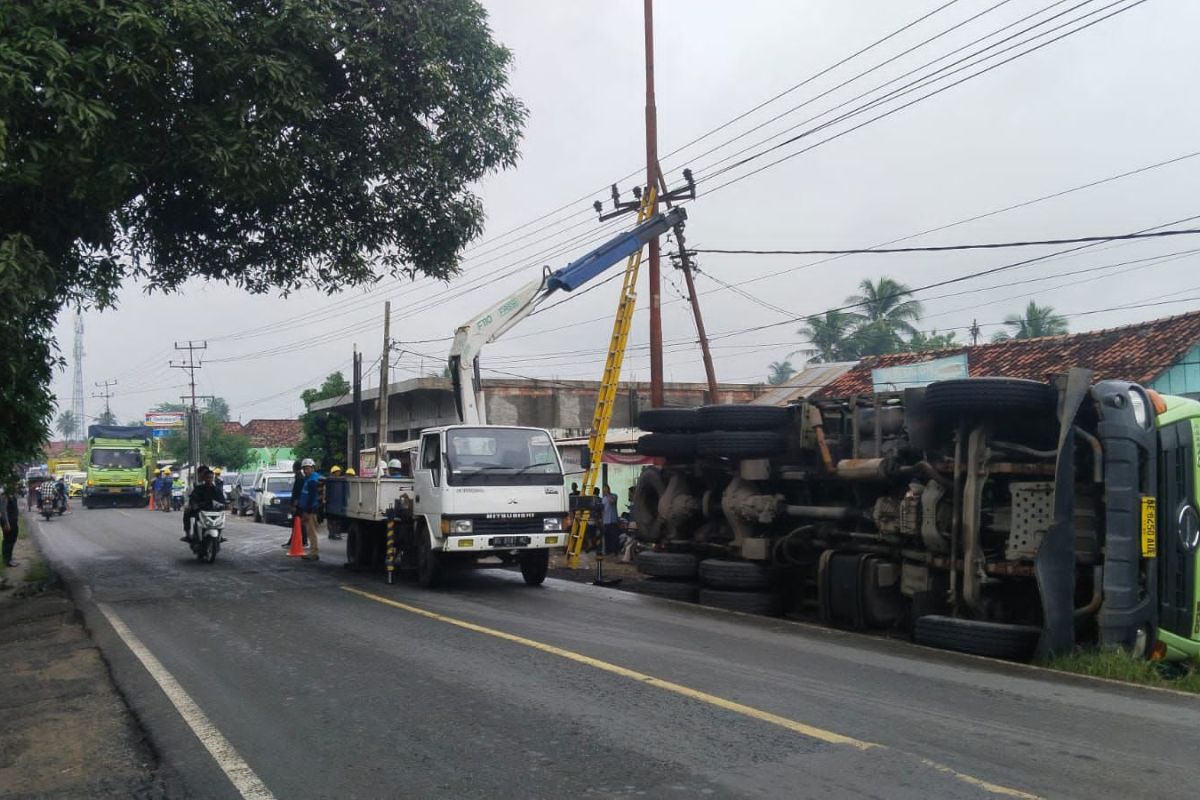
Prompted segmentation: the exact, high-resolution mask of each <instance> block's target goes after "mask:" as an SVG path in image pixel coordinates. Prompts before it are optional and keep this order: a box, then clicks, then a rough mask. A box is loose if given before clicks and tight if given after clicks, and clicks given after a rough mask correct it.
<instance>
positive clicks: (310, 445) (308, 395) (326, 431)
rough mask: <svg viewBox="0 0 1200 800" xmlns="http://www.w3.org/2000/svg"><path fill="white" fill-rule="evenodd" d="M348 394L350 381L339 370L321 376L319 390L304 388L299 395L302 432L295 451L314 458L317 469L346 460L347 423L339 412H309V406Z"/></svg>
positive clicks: (347, 460)
mask: <svg viewBox="0 0 1200 800" xmlns="http://www.w3.org/2000/svg"><path fill="white" fill-rule="evenodd" d="M348 394H350V384H349V383H347V382H346V378H345V377H344V376H343V375H342V373H341V372H334V373H333V374H331V375H329V376H328V377H327V378H325V382H324V383H322V384H321V387H320V388H319V389H305V390H304V391H303V392H302V393H301V394H300V399H301V400H303V401H304V408H305V412H304V413H303V414H301V415H300V426H301V428H302V429H303V431H304V434H303V437H302V438H301V439H300V444H299V445H298V446H297V452H299V453H302V454H303V455H304V457H305V458H311V459H312V460H313V461H316V462H317V464H318V465H319V467H320V468H321V469H329V468H330V467H332V466H333V465H334V464H339V465H342V466H345V465H346V464H347V463H349V459H348V458H347V457H346V456H347V453H346V434H347V429H348V427H349V426H348V424H347V422H346V418H345V417H343V416H341V415H340V414H334V413H332V412H330V411H313V410H312V405H313V403H316V402H317V401H318V400H332V399H335V398H341V397H345V396H347V395H348Z"/></svg>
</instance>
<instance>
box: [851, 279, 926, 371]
mask: <svg viewBox="0 0 1200 800" xmlns="http://www.w3.org/2000/svg"><path fill="white" fill-rule="evenodd" d="M858 290H859V294H855V295H851V296H850V297H847V298H846V302H847V303H853V304H855V305H856V306H858V307H859V308H861V309H862V310H861V311H858V312H855V313H854V314H853V315H852V316H853V317H855V318H857V319H858V320H859V321H860V325H859V329H860V333H861V334H862V336H861V346H860V347H859V354H860V355H880V354H881V353H890V352H894V351H895V350H898V349H900V348H901V347H902V346H903V344H904V340H903V337H902V335H908V336H912V335H913V334H915V333H916V332H917V329H916V328H915V327H914V326H913V323H914V322H916V321H918V320H919V319H921V312H922V309H921V303H920V302H919V301H917V300H913V299H911V298H912V294H913V291H912V289H911V288H909V287H908V286H906V285H904V284H903V283H900V282H899V281H895V280H892V279H891V278H889V277H887V276H886V275H885V276H883V277H881V278H880V279H879V280H877V281H875V282H871V281H870V280H863V282H862V283H860V284H859V285H858Z"/></svg>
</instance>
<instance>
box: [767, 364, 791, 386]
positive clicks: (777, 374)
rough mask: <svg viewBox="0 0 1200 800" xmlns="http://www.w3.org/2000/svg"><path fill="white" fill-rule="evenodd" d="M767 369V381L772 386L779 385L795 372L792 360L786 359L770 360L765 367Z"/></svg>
mask: <svg viewBox="0 0 1200 800" xmlns="http://www.w3.org/2000/svg"><path fill="white" fill-rule="evenodd" d="M767 370H768V374H767V383H769V384H771V385H772V386H779V385H780V384H784V383H787V381H788V379H789V378H791V377H792V376H793V375H795V374H796V368H795V367H793V366H792V362H791V361H788V360H784V361H772V362H771V363H770V365H769V366H768V367H767Z"/></svg>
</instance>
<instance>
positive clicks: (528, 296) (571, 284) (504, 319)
mask: <svg viewBox="0 0 1200 800" xmlns="http://www.w3.org/2000/svg"><path fill="white" fill-rule="evenodd" d="M685 219H687V212H686V211H684V210H683V209H682V208H673V209H671V210H670V211H669V212H668V213H666V214H655V215H654V216H653V217H651V218H650V219H648V220H646V221H645V222H642V223H640V224H639V225H638V226H637V227H635V228H634V229H633V230H630V231H626V232H625V233H622V234H619V235H617V236H615V237H613V238H612V239H609V240H608V241H607V242H605V243H604V244H602V245H600V246H599V247H597V248H596V249H594V250H592V251H591V252H589V253H587V254H585V255H583V256H582V257H580V258H578V259H576V260H575V261H572V262H571V263H570V264H568V265H567V266H565V267H563V268H562V269H559V270H557V271H555V272H550V270H549V269H547V270H546V271H545V273H544V274H543V275H542V277H541V279H540V280H536V281H532V282H530V283H528V284H526V285H525V286H523V287H521V288H520V289H519V290H517V291H516V292H514V293H512V294H511V295H509V296H508V297H506V298H504V300H502V301H501V302H499V303H497V304H496V305H494V306H492V307H491V308H489V309H487V310H486V311H484V312H483V313H482V314H480V315H479V316H477V317H475V318H474V319H472V320H470V321H469V322H467V323H465V324H464V325H460V326H459V327H458V328H457V329H456V330H455V331H454V344H453V345H451V346H450V377H451V379H452V380H453V381H454V402H455V404H456V405H457V406H458V416H459V418H460V419H461V420H462V421H463V423H465V424H467V425H486V424H487V410H486V408H485V407H484V404H483V384H482V382H481V381H480V377H479V353H480V352H481V351H482V350H483V347H484V345H486V344H490V343H491V342H494V341H496V340H497V339H499V338H500V337H501V336H503V335H504V334H505V333H507V332H508V331H509V330H511V329H512V328H513V327H515V326H516V325H517V323H519V322H520V321H521V320H523V319H525V318H526V317H528V316H529V315H530V314H532V313H533V312H534V311H535V310H536V309H537V307H538V306H539V305H540V304H541V303H542V302H543V301H544V300H545V299H546V298H547V297H549V296H550V295H551V294H553V293H554V292H556V291H558V290H559V289H562V290H564V291H567V292H570V291H574V290H575V289H577V288H579V287H580V286H582V285H583V284H585V283H587V282H588V281H590V280H591V279H592V278H594V277H596V276H597V275H599V274H600V273H601V272H603V271H604V270H606V269H608V268H609V267H611V266H612V265H613V264H616V263H617V262H619V261H621V260H623V259H626V258H628V257H629V256H631V255H633V254H634V253H636V252H638V251H639V250H641V249H642V247H643V246H644V245H645V244H646V242H648V241H650V240H651V239H653V238H654V237H655V236H660V235H662V234H664V233H666V232H667V231H669V230H670V229H671V228H673V227H674V226H675V225H677V224H680V223H682V222H683V221H684V220H685Z"/></svg>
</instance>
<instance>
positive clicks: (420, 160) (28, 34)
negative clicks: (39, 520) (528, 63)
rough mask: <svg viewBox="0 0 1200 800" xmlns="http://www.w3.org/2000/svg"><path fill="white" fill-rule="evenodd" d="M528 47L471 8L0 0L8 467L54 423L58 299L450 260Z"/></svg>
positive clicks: (504, 156)
mask: <svg viewBox="0 0 1200 800" xmlns="http://www.w3.org/2000/svg"><path fill="white" fill-rule="evenodd" d="M510 62H511V55H510V53H509V52H508V51H507V50H506V49H505V48H503V47H501V46H500V45H498V44H496V43H495V42H494V41H493V40H492V38H491V32H490V30H489V29H488V27H487V20H486V14H485V12H484V11H483V9H482V8H481V6H480V5H479V4H478V2H476V0H423V1H422V2H420V3H416V2H403V1H402V0H381V1H380V2H375V3H363V2H356V1H355V0H304V2H298V1H287V0H285V2H278V3H270V2H263V1H262V0H257V1H251V2H241V3H231V2H228V0H172V2H169V3H167V2H161V0H108V1H107V2H95V0H53V1H51V0H29V1H28V2H4V3H0V307H2V308H4V310H5V313H4V319H3V320H0V336H3V341H4V342H5V347H4V348H3V349H2V350H0V468H4V467H7V466H11V465H12V464H13V463H14V462H15V461H19V460H21V459H22V458H24V457H29V456H31V455H32V454H33V453H34V452H36V449H37V447H38V446H39V445H40V442H41V441H43V440H44V439H45V438H46V436H47V434H48V423H49V420H50V417H51V414H52V412H53V405H52V400H51V396H50V393H49V389H48V387H49V382H50V377H51V374H50V373H51V369H52V360H53V357H54V353H53V347H54V345H53V341H52V338H51V333H50V331H51V330H52V327H53V324H54V320H55V317H56V315H57V313H58V311H59V310H60V308H62V307H63V306H64V305H87V306H93V305H94V306H97V307H101V308H103V307H108V306H111V305H112V304H113V302H114V299H115V296H116V291H117V289H118V288H119V287H120V285H121V283H122V281H123V280H125V279H127V278H130V277H135V278H138V279H140V280H142V281H143V282H144V283H145V284H146V285H147V286H149V287H150V288H151V289H152V290H173V289H177V288H179V287H180V286H181V285H182V284H183V283H184V282H185V281H187V280H188V279H189V278H193V277H201V278H208V279H213V280H218V281H223V282H228V283H232V284H235V285H238V286H241V287H243V288H245V289H247V290H249V291H252V292H264V293H265V292H267V291H270V290H271V289H273V288H278V289H281V290H282V291H284V292H285V293H286V292H287V291H290V290H294V289H297V288H299V287H301V286H305V285H309V286H316V287H320V288H322V289H325V290H328V291H337V290H340V289H342V288H344V287H347V286H355V285H362V284H369V283H373V282H375V281H376V280H378V279H379V278H380V277H381V276H383V275H392V276H397V277H399V276H415V275H417V274H424V275H431V276H435V277H439V278H445V277H448V276H449V275H451V274H453V273H454V272H455V271H456V270H457V269H458V263H459V256H460V253H461V251H462V249H463V248H464V246H465V245H466V244H467V243H468V242H469V241H470V240H471V239H473V238H474V237H476V236H477V235H478V234H479V232H480V230H481V229H482V223H483V209H482V206H481V203H480V201H479V199H478V198H477V197H476V196H475V194H474V193H473V192H472V187H473V186H474V185H475V184H476V182H477V181H478V180H479V179H480V178H482V177H484V176H485V175H487V174H488V173H490V172H493V171H496V170H498V169H502V168H506V167H510V166H512V165H513V164H515V162H516V159H517V142H518V140H519V136H520V128H521V125H522V123H523V121H524V117H525V109H524V107H523V106H522V104H521V103H520V102H519V101H518V100H517V99H515V98H514V97H513V96H512V95H511V94H510V93H509V91H508V86H507V71H508V67H509V65H510Z"/></svg>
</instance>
